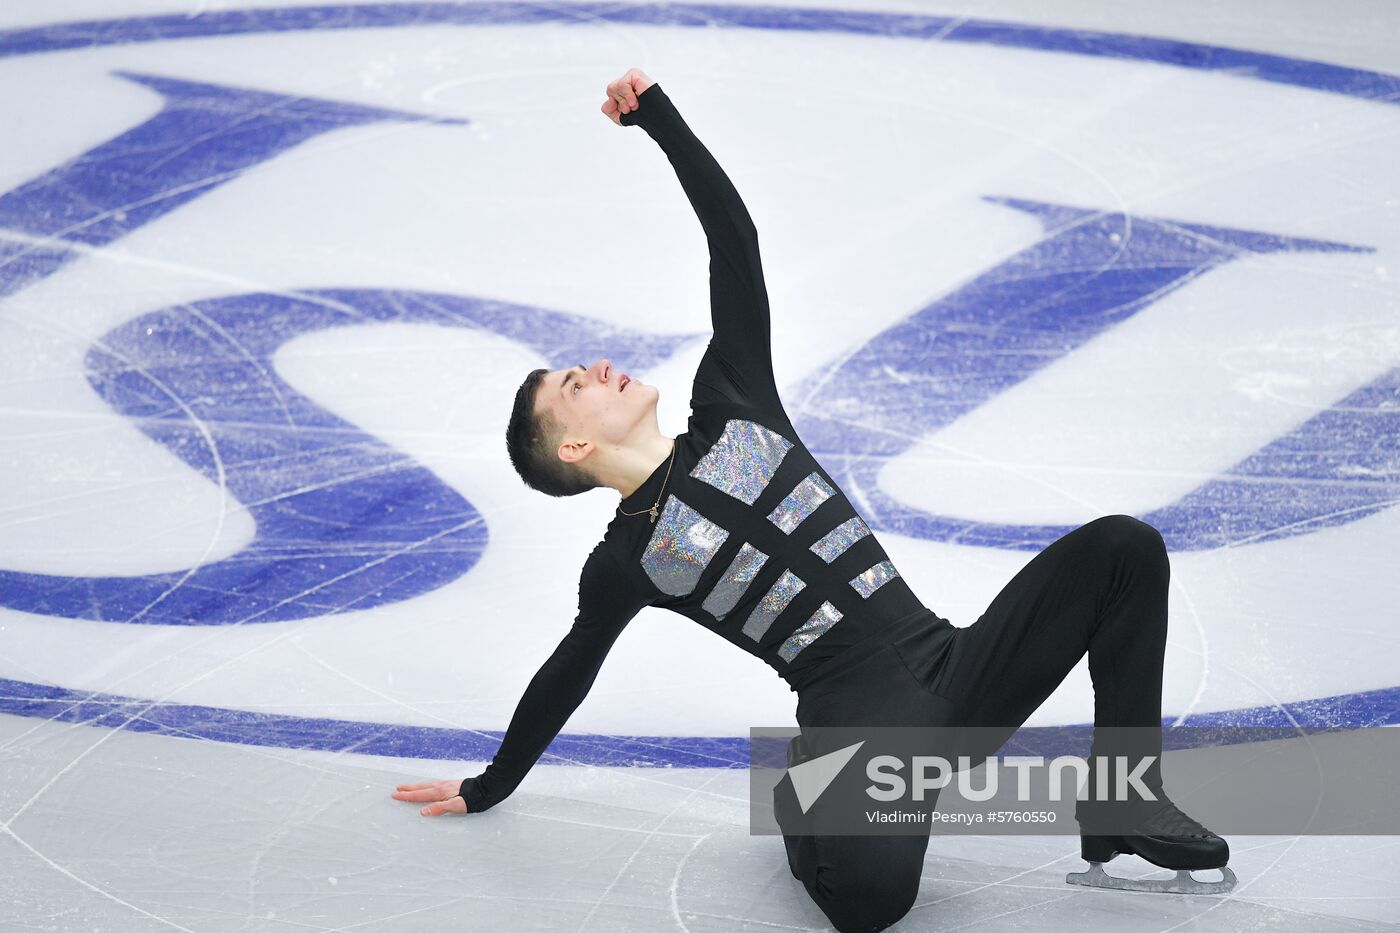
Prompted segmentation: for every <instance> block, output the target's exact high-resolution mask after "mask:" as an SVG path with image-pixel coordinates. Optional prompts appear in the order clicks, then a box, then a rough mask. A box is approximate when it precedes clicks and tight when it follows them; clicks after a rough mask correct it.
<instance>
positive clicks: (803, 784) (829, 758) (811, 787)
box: [787, 740, 865, 813]
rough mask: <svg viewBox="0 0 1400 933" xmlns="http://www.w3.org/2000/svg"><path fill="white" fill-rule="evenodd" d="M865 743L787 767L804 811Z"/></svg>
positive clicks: (861, 742)
mask: <svg viewBox="0 0 1400 933" xmlns="http://www.w3.org/2000/svg"><path fill="white" fill-rule="evenodd" d="M864 744H865V742H864V740H862V741H860V742H857V743H856V744H854V745H848V746H846V747H845V748H838V749H837V750H836V751H834V752H828V753H827V754H825V755H822V756H821V757H820V758H813V759H812V760H811V761H804V762H802V764H800V765H793V766H792V767H791V768H788V769H787V773H788V776H789V777H791V778H792V789H793V790H795V791H796V792H797V802H798V804H799V805H801V807H802V812H803V813H806V812H807V811H808V810H810V809H811V807H812V804H814V803H816V802H817V798H818V797H820V796H821V795H822V792H823V791H825V790H826V789H827V788H828V787H830V786H831V782H832V781H834V780H836V775H838V774H840V773H841V769H842V768H844V767H846V763H847V762H849V761H850V760H851V759H852V758H853V757H854V756H855V753H856V752H857V751H859V750H860V747H861V746H862V745H864Z"/></svg>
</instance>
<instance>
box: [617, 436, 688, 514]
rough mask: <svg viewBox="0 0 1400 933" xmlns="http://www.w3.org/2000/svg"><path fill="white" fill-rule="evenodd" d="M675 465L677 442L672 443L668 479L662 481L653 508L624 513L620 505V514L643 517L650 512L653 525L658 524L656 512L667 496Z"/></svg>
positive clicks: (667, 467) (667, 469) (667, 470)
mask: <svg viewBox="0 0 1400 933" xmlns="http://www.w3.org/2000/svg"><path fill="white" fill-rule="evenodd" d="M675 464H676V442H675V441H671V462H670V463H669V464H668V465H667V466H666V479H663V480H662V481H661V489H660V491H659V492H657V494H656V501H655V502H653V503H652V504H651V508H649V509H642V511H641V512H623V511H622V506H621V505H619V506H618V507H617V510H618V511H619V512H621V513H622V514H623V515H641V514H642V512H650V513H651V524H653V525H655V524H656V515H657V511H656V510H657V507H658V506H660V505H661V497H662V496H664V495H665V494H666V483H667V482H668V481H669V480H670V479H671V467H673V466H675Z"/></svg>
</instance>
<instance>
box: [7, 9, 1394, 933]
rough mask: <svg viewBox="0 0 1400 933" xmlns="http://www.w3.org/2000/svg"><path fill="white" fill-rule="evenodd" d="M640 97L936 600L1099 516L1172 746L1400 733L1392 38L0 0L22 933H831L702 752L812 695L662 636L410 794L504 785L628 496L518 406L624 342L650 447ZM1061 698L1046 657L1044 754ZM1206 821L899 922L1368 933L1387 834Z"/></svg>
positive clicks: (1326, 24) (1292, 31) (1271, 24)
mask: <svg viewBox="0 0 1400 933" xmlns="http://www.w3.org/2000/svg"><path fill="white" fill-rule="evenodd" d="M632 66H637V67H640V68H642V69H644V70H645V71H646V72H647V73H648V74H649V75H650V76H651V77H652V78H653V79H655V80H657V81H659V82H661V83H662V84H663V85H664V87H665V88H666V91H667V93H668V94H669V96H670V97H671V98H672V100H673V101H675V103H676V105H677V107H678V108H679V110H680V111H681V113H682V114H683V115H684V116H685V117H686V119H687V121H688V122H689V124H690V126H691V128H692V129H694V130H695V132H696V133H697V135H698V136H699V137H700V138H701V139H702V140H703V141H704V142H705V143H706V145H707V146H708V147H709V148H710V149H711V151H712V152H713V153H714V154H715V156H716V157H717V158H718V159H719V161H720V163H721V164H722V165H723V166H724V167H725V168H726V170H727V171H728V173H729V175H730V176H731V178H732V179H733V180H734V182H735V184H736V186H737V187H738V189H739V191H740V192H741V193H742V195H743V196H744V199H745V202H746V203H747V205H748V208H749V210H750V212H751V214H752V215H753V217H754V220H755V223H756V225H757V228H758V230H759V235H760V239H761V243H762V249H763V261H764V269H765V275H766V279H767V286H768V291H769V295H770V299H771V306H772V322H773V325H772V329H773V342H774V348H775V350H774V353H775V356H774V364H775V368H776V371H777V376H778V385H779V388H780V390H781V391H782V394H783V398H784V400H785V402H786V403H787V406H788V409H789V412H790V414H791V415H792V419H793V422H794V424H795V425H796V426H797V428H798V430H799V431H800V432H801V433H802V436H803V438H804V439H805V440H806V442H807V444H808V445H809V447H810V448H811V449H812V451H813V453H814V454H815V455H816V456H817V458H818V459H819V460H821V461H822V463H823V465H824V466H825V467H827V468H828V469H829V470H830V471H831V472H832V473H833V475H835V476H837V477H838V478H839V479H840V480H841V485H842V487H843V489H845V490H846V491H847V493H848V494H849V495H850V497H851V499H852V502H853V503H854V504H855V505H856V507H857V508H858V509H859V510H861V512H862V515H863V516H864V517H865V518H866V519H867V520H868V522H869V524H870V525H871V527H872V528H873V529H874V530H875V532H876V534H878V535H879V536H880V539H881V541H882V543H883V544H884V546H885V548H886V549H887V550H888V552H889V554H890V556H891V557H892V559H893V560H894V561H895V563H896V564H897V565H898V566H899V567H900V568H901V572H902V574H903V575H904V576H905V577H906V578H907V579H908V581H909V582H910V584H911V586H912V587H913V589H914V590H915V592H916V593H917V594H918V595H919V596H920V597H921V599H922V600H923V601H924V602H925V603H926V604H927V605H928V606H929V607H930V608H932V609H933V610H934V611H935V612H937V613H939V614H940V615H942V616H944V617H947V618H949V619H951V620H952V621H953V622H954V623H955V624H958V625H968V624H970V623H972V622H973V621H975V620H976V619H977V617H978V615H979V614H980V613H981V611H982V609H983V608H984V607H985V606H986V604H987V603H988V602H989V601H990V600H991V598H992V597H993V596H994V595H995V594H996V593H997V592H998V590H999V589H1000V588H1001V586H1002V585H1003V584H1005V583H1006V581H1007V580H1009V579H1010V578H1011V576H1012V575H1013V574H1014V573H1015V571H1016V570H1017V569H1018V568H1020V567H1021V566H1022V565H1023V564H1024V563H1025V562H1026V561H1027V560H1029V559H1030V557H1031V556H1033V554H1034V553H1035V552H1036V550H1037V549H1038V548H1039V547H1041V546H1043V545H1044V544H1045V543H1048V541H1049V540H1053V538H1054V537H1055V536H1056V535H1057V534H1059V533H1061V532H1062V531H1064V530H1068V529H1070V528H1072V527H1075V526H1077V525H1079V524H1082V523H1083V522H1086V521H1088V520H1090V519H1092V518H1095V517H1097V516H1099V515H1104V514H1110V513H1117V512H1126V513H1129V514H1133V515H1137V516H1140V517H1143V518H1145V519H1147V520H1149V521H1151V522H1152V523H1153V524H1155V525H1156V526H1157V527H1159V528H1160V529H1161V530H1162V531H1163V534H1164V536H1165V537H1166V540H1167V542H1168V545H1169V547H1170V549H1171V554H1172V589H1171V596H1170V600H1171V602H1170V637H1169V644H1168V652H1167V662H1166V663H1167V669H1166V685H1165V694H1164V705H1165V712H1166V713H1167V714H1168V715H1169V716H1171V717H1173V720H1174V721H1176V722H1180V723H1198V722H1199V723H1248V724H1256V723H1258V724H1271V725H1277V724H1288V723H1292V722H1307V723H1330V724H1335V725H1349V726H1359V725H1372V726H1391V725H1396V724H1400V664H1397V661H1400V640H1397V629H1396V623H1397V608H1396V607H1397V605H1400V583H1397V582H1396V577H1395V573H1394V571H1395V565H1396V555H1397V553H1398V552H1400V509H1396V508H1394V507H1393V506H1395V505H1397V504H1400V171H1397V166H1400V5H1396V4H1392V3H1385V2H1379V0H1378V2H1372V3H1364V2H1339V3H1331V4H1327V5H1326V6H1323V5H1319V4H1312V3H1302V2H1289V3H1274V4H1268V5H1261V4H1251V3H1246V2H1243V0H1240V2H1234V3H1211V2H1204V0H1191V2H1183V3H1175V4H1165V3H1147V2H1143V3H1136V4H1110V3H1108V2H1101V3H1094V2H1083V0H1075V2H1056V3H1053V4H1048V3H1037V2H1032V0H986V2H963V3H941V2H932V0H930V2H913V0H907V2H897V0H890V2H880V3H872V2H865V0H851V2H849V3H844V4H840V5H834V4H833V5H831V6H827V7H815V6H812V7H809V6H805V5H803V4H800V3H796V2H790V3H789V2H785V3H781V4H775V5H770V6H761V7H760V6H753V5H731V4H715V5H698V4H675V5H670V4H654V5H637V6H634V5H628V4H622V3H617V4H611V3H607V4H605V3H593V4H572V3H557V4H556V3H511V2H503V3H430V2H404V3H392V2H390V3H353V4H352V3H333V2H331V0H319V2H317V3H314V4H313V3H304V2H297V0H275V2H273V0H265V2H264V0H246V2H241V3H238V4H232V3H225V2H174V0H90V2H79V0H52V2H47V0H46V2H43V3H38V2H34V3H24V2H9V3H5V4H3V5H0V777H3V779H2V780H0V930H3V931H11V930H13V931H59V930H64V931H70V930H71V931H89V930H107V931H112V930H117V931H125V930H140V931H145V930H151V931H157V930H171V929H174V930H194V931H205V930H210V931H234V930H276V931H288V933H291V931H329V930H352V929H353V930H366V931H381V930H382V931H390V930H393V931H437V930H444V931H445V930H452V931H464V930H470V931H485V930H501V931H522V930H550V931H553V930H569V931H580V933H581V931H633V930H635V931H653V930H677V931H690V933H699V931H739V930H743V931H767V933H774V931H796V930H820V929H825V928H827V927H826V922H825V918H824V916H823V915H822V913H821V911H820V910H819V909H818V908H817V906H816V905H815V904H814V903H813V902H812V901H811V899H810V898H809V897H808V895H807V893H806V892H805V891H804V890H803V889H802V887H801V885H800V884H799V883H798V882H796V881H795V880H794V879H793V878H792V876H791V874H790V873H789V870H788V866H787V863H786V860H785V858H784V854H783V846H782V842H781V840H780V839H778V838H776V837H773V836H755V835H750V834H749V801H748V783H747V782H748V778H747V772H746V770H745V768H744V767H743V762H742V761H738V760H737V759H736V758H735V757H734V755H733V751H734V749H735V748H736V747H737V746H738V745H741V744H742V739H743V738H744V737H746V736H747V735H748V730H749V728H750V727H752V726H787V725H792V724H793V723H794V720H793V713H794V708H795V703H796V697H795V695H794V694H793V693H791V692H790V691H789V690H788V689H787V687H786V685H785V684H784V683H783V682H782V681H781V680H780V679H779V678H778V677H776V676H774V675H773V673H772V671H770V670H769V669H768V668H767V667H766V666H765V665H764V664H762V663H760V662H759V661H758V660H757V659H755V658H750V657H748V656H746V655H743V654H741V653H740V652H737V651H736V650H735V649H734V648H733V647H732V646H731V645H729V644H728V643H726V642H724V641H723V640H722V639H717V638H715V637H713V636H712V635H711V634H710V633H708V632H705V631H702V630H701V628H700V627H699V626H697V625H694V624H693V623H691V622H690V621H688V620H686V619H684V618H682V617H680V616H678V615H673V614H671V613H668V612H664V611H662V610H659V609H654V608H649V609H646V610H644V611H643V612H642V613H641V614H640V615H639V616H638V617H637V618H636V619H635V620H634V621H633V622H632V623H631V625H630V626H629V627H628V629H627V631H626V632H625V633H624V634H623V636H622V637H621V638H620V639H619V641H618V643H617V644H616V646H615V648H614V649H613V651H612V653H611V655H610V656H609V658H608V660H607V662H606V664H605V665H604V667H603V669H602V672H601V674H600V675H599V677H598V679H597V681H596V683H595V685H594V687H593V689H592V692H591V693H590V694H589V696H588V698H587V700H586V701H585V702H584V704H583V705H582V706H581V707H580V708H579V710H578V711H577V713H576V714H575V715H574V717H573V718H572V719H571V720H570V722H569V724H568V726H567V727H566V729H565V733H564V734H563V735H562V736H561V740H560V742H558V743H556V745H555V746H554V749H553V751H552V752H551V753H548V754H547V755H546V756H545V758H544V759H543V760H542V762H541V764H540V765H539V766H537V767H536V768H535V769H534V770H533V771H532V772H531V774H530V775H529V776H528V777H527V778H526V780H525V782H524V783H523V784H522V785H521V786H520V788H519V790H518V791H517V792H516V793H515V794H514V795H513V796H511V797H510V798H509V799H508V800H506V801H505V802H503V803H502V804H500V805H498V806H497V807H495V808H493V809H492V810H491V811H490V812H488V813H483V814H476V815H470V816H467V817H465V818H459V817H448V818H439V819H427V818H424V817H421V816H419V814H418V809H417V807H416V806H413V805H411V804H406V803H401V802H398V801H394V800H391V799H390V797H389V794H390V792H391V791H392V790H393V788H394V786H395V785H396V784H398V783H400V782H402V781H406V780H418V779H426V778H453V779H460V778H462V777H466V776H469V775H473V774H476V773H478V772H479V771H480V769H481V768H482V767H483V763H484V761H486V760H488V759H489V757H490V755H491V753H492V751H493V750H494V748H495V746H496V744H497V742H498V741H499V736H500V732H501V730H503V729H504V728H505V726H506V724H507V723H508V721H509V719H510V716H511V714H512V712H513V710H514V708H515V704H516V701H517V700H518V699H519V697H520V694H521V692H522V690H523V689H524V687H525V685H526V684H527V683H528V682H529V680H530V678H531V677H532V676H533V674H534V673H535V671H536V670H537V668H538V667H539V665H540V664H541V663H542V662H543V660H544V659H545V658H546V657H548V655H549V653H550V652H551V651H552V650H553V647H554V646H555V644H557V642H558V640H559V639H560V638H561V637H562V636H563V634H564V632H565V631H566V630H567V629H568V627H569V625H570V624H571V622H572V620H573V617H574V613H575V611H576V605H575V601H576V598H577V580H578V570H579V568H580V567H581V565H582V562H583V559H584V557H585V556H586V555H587V554H588V553H589V551H590V550H591V549H592V548H593V546H594V544H595V543H596V541H597V540H598V539H599V537H600V536H601V534H602V531H603V528H604V526H605V525H606V523H607V521H608V520H609V518H610V517H611V515H612V512H613V509H614V507H615V505H616V501H617V499H616V495H615V493H613V492H612V491H611V490H607V489H604V490H598V491H594V492H592V493H589V494H587V495H583V496H579V497H575V498H572V499H564V500H557V499H551V498H548V497H545V496H543V495H540V494H538V493H533V492H531V491H529V490H528V489H527V488H526V487H524V486H523V485H522V484H521V483H520V481H519V479H518V478H517V477H516V476H515V474H514V472H513V471H512V469H511V467H510V464H509V461H508V460H507V458H506V454H505V444H504V431H505V425H506V419H507V416H508V414H509V411H510V405H511V401H512V399H513V397H514V394H515V390H516V387H517V386H518V385H519V383H520V380H521V379H522V378H523V377H524V375H525V374H526V373H527V372H528V371H529V370H531V369H533V368H535V367H538V366H549V367H551V368H560V367H563V366H568V365H571V364H573V363H576V362H579V361H583V362H585V363H588V362H591V361H592V360H594V359H597V358H598V357H602V356H607V357H609V358H611V359H613V360H614V361H615V362H616V363H617V365H618V366H619V367H620V368H621V369H625V370H627V371H629V372H635V373H636V374H637V376H638V377H640V378H643V379H645V380H646V381H647V382H649V383H653V384H655V385H657V386H658V387H660V390H661V401H660V404H659V415H660V423H661V428H662V430H663V433H668V434H675V433H679V432H680V431H682V430H683V429H684V427H685V420H686V417H687V415H688V410H687V407H686V404H687V399H688V398H689V391H690V380H691V377H692V375H693V373H694V370H695V366H696V364H697V363H698V361H699V358H700V355H701V353H702V352H703V350H704V348H705V342H706V340H707V338H708V335H709V318H708V293H707V254H706V250H705V242H704V238H703V234H702V232H701V230H700V226H699V224H698V223H697V221H696V219H695V216H694V214H693V213H692V211H691V208H690V205H689V203H688V202H687V201H686V199H685V196H684V194H683V192H682V191H681V189H680V186H679V184H678V183H677V182H676V179H675V176H674V173H673V171H672V169H671V167H670V165H669V163H668V162H667V161H666V158H665V156H664V155H663V154H662V153H661V152H660V151H659V150H658V149H657V147H656V146H655V145H654V143H652V142H651V140H650V139H649V138H648V137H647V136H646V134H645V133H644V132H643V131H641V130H640V129H637V128H620V127H618V126H615V125H614V124H612V123H611V122H610V121H609V120H608V119H607V118H606V117H604V116H603V115H602V114H601V113H600V112H599V107H600V105H601V104H602V102H603V88H604V86H605V85H606V84H607V83H608V82H609V81H610V80H612V79H614V78H616V77H618V76H619V75H621V74H622V73H623V72H624V71H625V70H626V69H627V68H629V67H632ZM1091 718H1092V695H1091V692H1090V685H1089V680H1088V676H1087V673H1086V671H1085V669H1084V667H1083V665H1081V666H1080V668H1078V669H1076V671H1075V672H1074V673H1073V674H1072V675H1071V677H1070V678H1069V679H1068V680H1067V681H1066V683H1065V684H1064V685H1063V686H1062V687H1061V689H1060V690H1058V691H1057V692H1056V693H1055V694H1054V695H1053V696H1052V697H1051V698H1050V699H1049V701H1048V702H1047V703H1046V704H1045V706H1044V707H1042V709H1041V710H1040V711H1039V712H1038V713H1037V714H1036V715H1035V716H1034V717H1033V719H1032V720H1031V722H1032V723H1033V724H1060V723H1082V722H1087V721H1089V720H1090V719H1091ZM1230 842H1231V846H1232V861H1231V866H1232V867H1233V868H1234V870H1235V871H1236V873H1237V875H1238V876H1239V879H1240V883H1239V886H1238V887H1237V888H1236V889H1235V891H1234V892H1233V893H1232V894H1230V895H1229V896H1227V897H1205V898H1189V897H1184V896H1177V895H1134V894H1121V893H1110V892H1103V891H1092V890H1084V889H1079V888H1073V887H1069V886H1067V885H1066V884H1065V883H1064V875H1065V873H1066V872H1067V871H1070V870H1078V869H1080V868H1081V867H1082V865H1083V863H1082V862H1081V861H1080V860H1079V858H1078V843H1077V839H1076V838H1075V837H1073V836H1066V835H1059V836H1045V837H994V836H980V837H978V836H950V837H938V836H935V837H934V839H933V840H932V842H931V844H930V847H929V854H928V857H927V861H926V863H925V866H924V874H923V883H922V888H921V892H920V897H919V900H918V902H917V904H916V906H915V908H914V909H913V911H912V912H911V913H910V914H909V915H908V916H907V917H906V918H905V919H904V920H902V921H901V922H900V923H899V924H898V925H897V926H896V927H895V928H894V929H896V930H910V931H914V930H962V929H970V930H977V931H983V930H988V931H990V930H1013V929H1014V930H1037V931H1039V930H1050V931H1059V930H1064V931H1085V930H1100V929H1102V930H1114V931H1118V930H1124V931H1139V930H1141V931H1148V930H1151V931H1167V930H1178V929H1181V930H1188V929H1189V930H1232V931H1233V930H1251V931H1257V930H1307V931H1352V930H1358V931H1359V930H1381V929H1395V928H1397V926H1400V882H1398V881H1397V880H1396V879H1397V878H1400V848H1397V843H1396V840H1395V838H1394V837H1390V836H1368V837H1367V836H1360V837H1292V836H1289V837H1235V838H1231V839H1230ZM1136 861H1137V860H1136V859H1121V860H1119V862H1124V863H1126V864H1124V865H1123V867H1122V868H1118V865H1119V862H1115V863H1114V864H1115V868H1116V869H1117V870H1118V871H1120V872H1122V873H1128V874H1130V873H1133V872H1134V871H1135V872H1136V873H1137V874H1139V875H1146V874H1147V873H1148V870H1149V868H1150V866H1148V865H1146V863H1141V862H1138V864H1137V867H1136V868H1134V866H1133V864H1132V863H1133V862H1136Z"/></svg>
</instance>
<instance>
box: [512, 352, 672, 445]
mask: <svg viewBox="0 0 1400 933" xmlns="http://www.w3.org/2000/svg"><path fill="white" fill-rule="evenodd" d="M660 395H661V393H660V392H659V391H658V390H657V388H656V387H655V386H650V385H646V384H645V383H643V382H641V381H640V380H637V379H633V378H632V377H631V376H629V375H628V374H626V373H623V372H618V371H617V370H616V369H614V368H613V365H612V361H611V360H606V359H602V360H598V361H597V362H595V363H594V364H593V365H592V366H584V365H583V364H582V363H580V364H578V365H577V366H571V367H569V368H568V369H556V370H554V371H552V372H550V373H546V374H545V377H544V379H543V380H542V381H541V382H540V387H539V390H538V391H537V393H536V395H535V407H536V410H537V411H541V412H547V413H548V414H550V415H551V416H552V417H553V418H554V420H555V421H556V422H557V423H558V424H559V425H560V426H561V427H562V429H563V436H562V437H561V438H560V440H559V448H558V453H559V459H561V460H563V461H565V462H566V463H577V462H579V461H580V460H583V459H584V458H585V457H587V456H588V455H589V454H590V453H591V452H593V451H594V450H596V449H598V448H615V447H619V446H622V445H624V444H625V443H626V442H627V441H628V439H629V438H630V437H631V436H632V435H633V433H634V432H635V431H636V429H637V428H638V426H639V425H641V424H643V423H644V422H645V421H646V420H647V419H648V418H650V419H653V420H654V419H655V417H656V400H657V399H658V398H659V397H660Z"/></svg>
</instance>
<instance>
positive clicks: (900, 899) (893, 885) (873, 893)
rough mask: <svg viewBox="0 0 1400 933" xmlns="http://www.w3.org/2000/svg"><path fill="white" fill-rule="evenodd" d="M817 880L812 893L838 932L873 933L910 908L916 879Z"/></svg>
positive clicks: (917, 890) (858, 878) (916, 876)
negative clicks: (832, 882) (833, 881)
mask: <svg viewBox="0 0 1400 933" xmlns="http://www.w3.org/2000/svg"><path fill="white" fill-rule="evenodd" d="M825 880H826V879H820V878H819V879H818V883H817V885H816V887H817V888H818V890H817V891H814V892H812V896H813V898H814V899H815V900H816V901H817V905H818V906H819V907H821V909H822V912H823V913H825V914H826V916H827V919H828V920H830V921H831V925H832V926H833V927H835V928H836V930H837V931H838V933H875V931H877V930H883V929H885V927H887V926H890V925H891V924H893V923H895V922H896V921H898V920H899V919H900V918H901V917H903V916H904V915H905V914H907V913H909V909H910V908H911V907H913V906H914V900H915V898H916V897H917V896H918V894H919V877H918V875H917V874H915V875H914V876H913V878H912V880H911V879H909V878H903V879H901V878H899V877H897V876H892V875H882V876H878V877H877V876H870V875H867V876H865V877H849V878H847V879H846V880H844V881H840V882H837V883H834V884H830V883H828V884H823V883H822V882H823V881H825Z"/></svg>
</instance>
